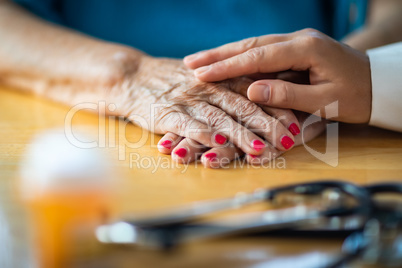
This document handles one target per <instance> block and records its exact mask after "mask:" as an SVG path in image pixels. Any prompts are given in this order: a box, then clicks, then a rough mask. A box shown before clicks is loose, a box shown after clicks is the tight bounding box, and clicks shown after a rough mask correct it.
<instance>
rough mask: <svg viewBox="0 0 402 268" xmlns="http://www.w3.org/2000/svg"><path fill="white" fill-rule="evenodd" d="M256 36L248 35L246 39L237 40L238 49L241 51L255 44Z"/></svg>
mask: <svg viewBox="0 0 402 268" xmlns="http://www.w3.org/2000/svg"><path fill="white" fill-rule="evenodd" d="M257 42H258V38H257V37H250V38H247V39H244V40H242V41H240V42H239V46H240V49H241V50H243V51H247V50H249V49H251V48H253V47H255V46H256V45H257Z"/></svg>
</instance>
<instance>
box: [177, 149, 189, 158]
mask: <svg viewBox="0 0 402 268" xmlns="http://www.w3.org/2000/svg"><path fill="white" fill-rule="evenodd" d="M174 153H175V154H176V155H177V156H178V157H180V158H183V157H185V156H186V154H187V150H186V149H184V148H180V149H178V150H176V151H175V152H174Z"/></svg>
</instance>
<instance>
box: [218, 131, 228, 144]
mask: <svg viewBox="0 0 402 268" xmlns="http://www.w3.org/2000/svg"><path fill="white" fill-rule="evenodd" d="M226 140H227V139H226V137H225V136H222V135H221V134H216V135H215V141H216V142H217V143H218V144H220V145H222V144H225V143H226Z"/></svg>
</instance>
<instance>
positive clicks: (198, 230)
mask: <svg viewBox="0 0 402 268" xmlns="http://www.w3.org/2000/svg"><path fill="white" fill-rule="evenodd" d="M384 193H387V194H389V193H391V194H392V193H393V194H401V193H402V183H380V184H373V185H367V186H358V185H356V184H353V183H349V182H344V181H337V180H324V181H317V182H309V183H302V184H294V185H288V186H282V187H277V188H272V189H260V190H257V191H255V192H254V193H240V194H238V195H236V196H235V197H233V198H227V199H219V200H211V201H204V202H198V203H194V204H191V205H189V206H185V207H181V208H178V209H175V210H170V211H165V212H162V213H160V214H157V215H150V216H138V215H137V216H136V217H127V219H126V220H122V221H119V222H116V223H113V224H110V225H105V226H100V227H99V228H98V229H97V231H96V235H97V238H98V240H99V241H101V242H103V243H111V244H132V245H137V246H143V247H151V248H162V249H171V248H174V247H175V246H177V245H180V244H183V243H187V242H190V241H194V240H199V239H205V238H209V237H221V236H229V235H232V236H233V235H247V234H260V233H267V232H268V233H269V232H271V231H276V232H278V231H281V230H286V233H287V234H289V233H299V234H303V233H304V234H311V233H312V232H315V233H317V232H320V233H322V234H323V235H325V234H328V233H333V232H346V233H349V234H350V233H351V235H350V236H348V237H347V238H346V240H345V242H344V247H343V249H344V250H343V252H342V254H340V255H339V256H338V257H335V258H334V259H333V260H332V262H331V263H330V264H328V266H327V267H339V266H340V265H342V264H344V263H347V262H349V261H352V260H354V259H356V258H358V257H362V256H364V253H365V252H367V250H368V249H370V248H372V247H373V245H374V242H373V240H372V239H373V237H375V236H374V235H373V234H374V233H375V232H374V231H373V230H375V228H377V231H378V232H377V235H378V234H379V232H380V229H381V230H382V232H387V231H388V230H400V228H401V225H402V208H400V207H401V205H400V204H399V205H400V206H396V207H390V206H387V205H384V204H383V203H382V202H378V201H377V200H375V199H374V196H376V195H378V194H384ZM260 202H267V203H268V204H272V205H274V206H275V207H279V209H270V210H267V211H259V212H251V213H250V212H248V213H240V214H236V215H232V216H226V217H223V218H212V219H209V220H203V221H200V220H201V219H203V218H204V217H205V216H208V215H210V214H213V213H216V212H221V211H226V210H233V209H239V208H243V207H245V206H248V205H252V204H256V203H260ZM375 239H376V241H377V242H378V241H379V240H380V238H379V237H376V238H375ZM398 241H399V240H398ZM378 243H379V242H378ZM399 243H400V242H397V244H396V245H394V246H395V247H398V246H399V247H401V248H402V244H401V245H399ZM379 259H381V258H378V260H379ZM394 259H396V261H398V260H399V259H400V260H401V263H402V249H401V252H400V254H399V253H398V252H396V253H395V256H394Z"/></svg>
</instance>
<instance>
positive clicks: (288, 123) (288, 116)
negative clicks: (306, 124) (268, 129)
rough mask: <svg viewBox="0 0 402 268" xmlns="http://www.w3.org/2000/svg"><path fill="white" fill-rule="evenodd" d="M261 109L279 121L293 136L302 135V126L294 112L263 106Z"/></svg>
mask: <svg viewBox="0 0 402 268" xmlns="http://www.w3.org/2000/svg"><path fill="white" fill-rule="evenodd" d="M261 108H262V110H263V111H264V112H266V113H267V114H269V115H271V116H272V117H274V118H276V119H277V120H279V122H281V124H282V125H283V126H285V127H286V128H287V129H288V130H289V131H290V133H292V135H293V136H297V135H299V134H300V124H299V121H298V120H297V118H296V116H295V114H294V113H293V111H292V110H290V109H280V108H272V107H269V106H261Z"/></svg>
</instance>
